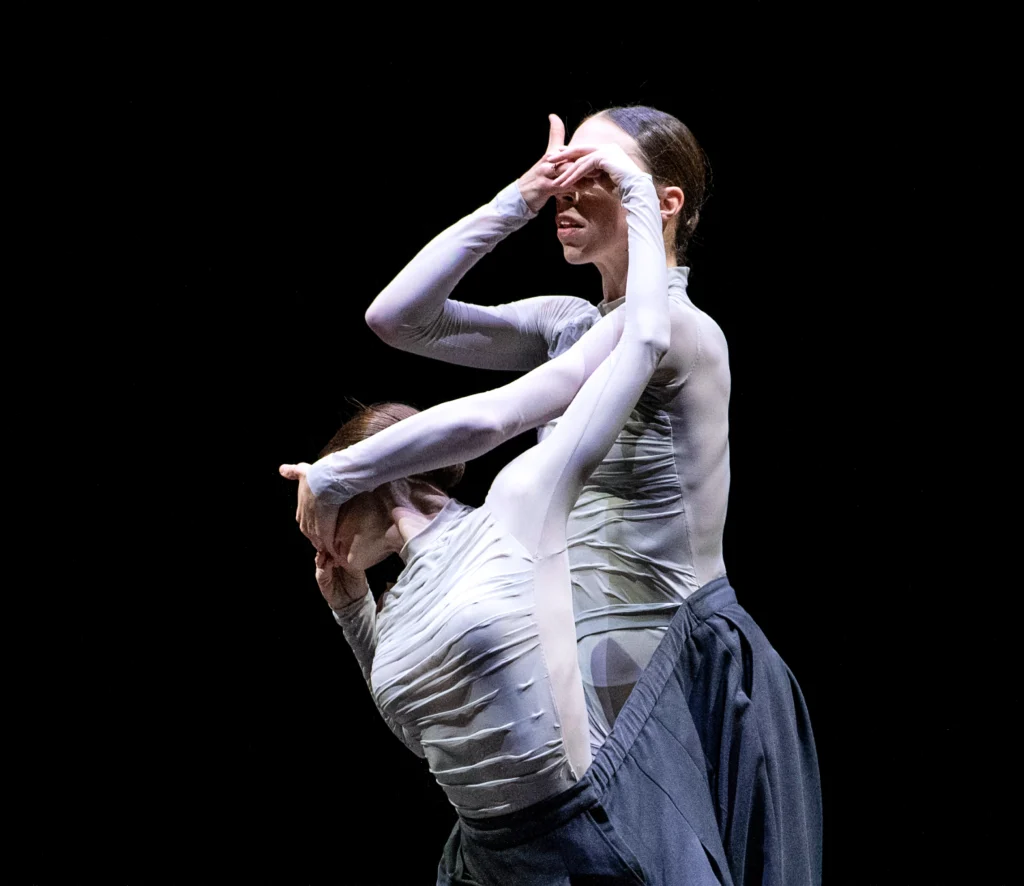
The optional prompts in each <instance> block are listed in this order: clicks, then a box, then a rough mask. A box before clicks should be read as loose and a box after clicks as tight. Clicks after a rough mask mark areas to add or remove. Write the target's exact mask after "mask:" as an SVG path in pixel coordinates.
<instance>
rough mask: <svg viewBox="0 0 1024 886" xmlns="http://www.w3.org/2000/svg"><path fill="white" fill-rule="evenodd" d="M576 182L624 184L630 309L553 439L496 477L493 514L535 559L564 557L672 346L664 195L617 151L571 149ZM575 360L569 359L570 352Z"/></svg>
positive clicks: (572, 177) (490, 499)
mask: <svg viewBox="0 0 1024 886" xmlns="http://www.w3.org/2000/svg"><path fill="white" fill-rule="evenodd" d="M569 154H570V155H571V156H572V157H573V158H574V168H573V169H571V170H569V171H568V172H567V173H566V176H567V178H566V181H567V182H569V183H572V182H575V181H577V180H579V179H580V178H581V177H587V176H590V175H593V174H595V172H596V171H603V172H605V173H607V174H608V175H609V176H610V177H611V179H612V181H613V182H614V183H615V184H617V185H618V187H619V191H620V196H621V200H622V204H623V206H625V208H626V211H627V218H626V220H627V224H628V227H629V270H628V273H627V277H626V300H625V304H624V305H623V307H622V308H621V309H620V310H619V311H616V312H614V313H613V314H612V315H610V316H614V314H617V313H621V314H623V317H624V320H625V327H624V329H623V331H622V335H621V337H620V339H619V341H618V343H617V344H616V345H615V348H614V350H613V351H612V353H611V354H610V355H609V356H608V358H607V359H606V360H604V361H603V362H602V363H601V365H600V366H599V367H597V369H596V371H593V372H592V374H590V375H589V378H588V379H587V380H586V383H585V384H583V385H582V387H581V388H580V389H579V392H578V393H577V395H576V396H575V397H574V398H573V400H572V403H571V404H570V405H569V407H568V409H566V410H565V413H564V414H563V415H562V418H561V419H560V421H559V422H558V424H557V426H556V427H555V429H554V431H553V432H552V433H551V434H549V435H548V436H547V437H545V439H544V440H543V441H542V442H541V443H539V444H538V445H537V446H535V447H533V448H532V449H530V450H527V452H525V453H523V454H522V455H521V456H519V457H518V458H517V459H515V460H514V461H513V462H512V463H511V464H509V465H508V466H506V468H505V469H504V470H502V472H501V473H500V474H499V475H498V477H497V478H496V479H495V481H494V483H493V484H492V486H491V490H490V492H489V493H488V497H487V500H488V503H489V504H490V505H491V509H492V511H493V512H494V513H495V514H496V515H500V518H501V519H502V521H503V522H504V524H505V526H506V528H507V529H508V530H510V531H511V533H512V534H513V535H514V536H515V537H516V538H517V539H518V540H519V541H520V542H521V543H522V544H523V545H524V547H526V548H527V550H529V551H530V552H531V554H534V555H536V556H545V555H547V554H550V553H555V552H557V551H559V550H561V549H562V548H563V547H564V545H565V525H566V520H567V519H568V515H569V512H570V510H571V509H572V507H573V506H574V505H575V503H576V500H577V498H578V496H579V493H580V490H581V489H582V486H583V484H584V483H585V482H586V480H587V478H588V477H589V476H590V474H591V473H592V471H593V470H594V468H595V467H596V466H597V465H598V463H599V462H600V461H601V459H602V458H604V456H605V455H606V454H607V452H608V449H609V448H610V447H611V445H612V443H613V442H614V440H615V437H616V436H617V435H618V433H619V431H620V430H621V429H622V426H623V424H624V423H625V421H626V419H627V418H628V417H629V415H630V413H631V412H632V410H633V408H634V406H635V405H636V401H637V400H638V399H639V397H640V394H641V393H642V392H643V390H644V388H645V387H646V386H647V383H648V382H649V380H650V378H651V375H652V374H653V373H654V370H655V369H656V368H657V367H658V364H659V361H660V360H661V358H662V357H663V356H664V355H665V353H666V352H667V350H668V347H669V337H670V325H669V306H668V275H667V270H666V261H665V246H664V239H663V235H662V223H661V211H660V204H659V198H658V193H657V191H656V190H655V187H654V182H653V180H652V178H651V176H650V175H649V174H647V173H644V172H642V171H641V170H640V169H639V168H638V167H637V166H636V164H635V163H634V162H633V161H632V159H630V158H629V157H628V156H627V155H626V153H625V152H624V151H623V150H622V149H621V148H620V147H618V146H617V145H605V146H602V147H599V148H593V147H588V148H579V149H572V151H571V152H569ZM570 352H571V351H570Z"/></svg>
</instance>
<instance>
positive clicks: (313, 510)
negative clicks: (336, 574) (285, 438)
mask: <svg viewBox="0 0 1024 886" xmlns="http://www.w3.org/2000/svg"><path fill="white" fill-rule="evenodd" d="M278 470H279V471H280V472H281V476H282V477H286V478H287V479H289V480H298V481H299V501H298V506H297V507H296V509H295V520H296V522H297V523H298V524H299V529H300V530H301V531H302V534H303V535H304V536H306V538H308V539H309V540H310V541H311V542H312V543H313V547H315V548H316V549H317V550H318V551H326V552H327V553H329V554H330V555H331V556H332V557H337V551H335V549H334V531H335V529H336V528H337V526H338V507H337V505H329V504H326V503H325V502H323V501H321V500H319V499H318V498H317V497H316V496H315V495H313V490H312V489H310V488H309V483H307V482H306V472H307V471H308V470H309V465H308V464H307V463H306V462H300V463H299V464H297V465H281V467H280V468H278Z"/></svg>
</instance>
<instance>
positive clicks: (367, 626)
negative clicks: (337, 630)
mask: <svg viewBox="0 0 1024 886" xmlns="http://www.w3.org/2000/svg"><path fill="white" fill-rule="evenodd" d="M316 583H317V585H318V586H319V588H320V593H321V594H323V597H324V599H325V600H326V601H327V605H328V606H330V607H331V611H332V612H333V613H334V620H335V621H336V622H337V623H338V624H339V625H340V626H341V630H342V633H343V634H344V635H345V640H346V641H347V642H348V645H349V647H350V648H351V650H352V653H353V654H354V655H355V657H356V661H357V662H359V669H360V671H362V674H363V679H364V680H365V681H366V685H367V687H369V688H370V691H371V693H372V691H373V688H372V686H371V684H370V675H371V671H372V668H373V655H374V652H375V651H376V649H377V606H376V604H375V603H374V600H373V594H371V593H370V587H369V585H368V584H367V583H366V575H365V573H363V572H346V571H345V570H343V569H342V568H341V567H340V566H335V565H334V564H333V562H332V561H331V560H330V558H329V557H328V556H327V555H326V554H324V553H323V552H318V553H317V555H316ZM377 709H378V710H380V708H379V706H378V708H377ZM381 716H382V717H384V721H385V722H386V723H387V724H388V728H390V729H391V731H392V732H393V733H394V734H395V735H396V736H397V737H398V738H399V739H400V740H401V742H402V744H404V745H405V746H406V747H407V748H409V750H410V751H412V752H413V753H414V754H416V756H417V757H422V756H423V748H422V747H421V745H420V743H419V742H418V741H416V740H415V739H414V738H412V737H411V736H410V735H409V734H408V733H407V732H406V730H405V729H403V728H402V727H401V726H400V725H399V724H398V723H395V722H394V721H393V720H392V719H391V718H390V717H388V716H387V715H386V714H384V712H383V711H381Z"/></svg>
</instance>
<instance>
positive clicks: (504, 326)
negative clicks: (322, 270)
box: [366, 114, 594, 370]
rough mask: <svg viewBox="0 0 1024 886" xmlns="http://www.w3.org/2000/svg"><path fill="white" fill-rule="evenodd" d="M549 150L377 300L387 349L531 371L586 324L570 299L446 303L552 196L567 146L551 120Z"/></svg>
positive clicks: (372, 319) (581, 305) (372, 320)
mask: <svg viewBox="0 0 1024 886" xmlns="http://www.w3.org/2000/svg"><path fill="white" fill-rule="evenodd" d="M549 121H550V126H551V129H550V133H549V137H548V148H547V151H546V153H545V155H544V157H542V158H541V160H540V161H538V162H537V163H536V164H534V166H532V167H531V168H530V169H529V170H528V171H527V172H526V173H525V174H524V175H523V176H521V177H520V178H519V180H518V181H516V182H513V183H512V184H510V185H509V186H508V187H507V188H505V189H504V190H502V191H501V192H499V193H498V195H497V196H496V197H495V198H494V199H493V200H492V201H491V202H490V203H487V204H485V205H484V206H481V207H480V208H479V209H477V210H476V212H473V213H472V214H470V215H468V216H466V218H464V219H462V220H461V221H459V222H456V223H455V224H454V225H452V226H451V227H449V228H448V229H447V230H445V231H444V232H442V233H441V234H439V235H438V236H437V237H435V238H434V239H433V240H431V241H430V243H428V244H427V245H426V246H425V247H424V248H423V249H422V250H420V252H419V253H418V254H417V255H416V256H415V257H414V258H413V259H412V261H410V262H409V264H408V265H407V266H406V267H405V268H403V270H402V271H401V272H400V273H399V274H398V276H396V277H395V279H394V280H392V281H391V283H389V284H388V286H387V287H386V288H385V289H384V290H383V291H382V292H381V293H380V295H378V296H377V298H376V299H374V301H373V303H372V304H371V305H370V307H369V309H368V310H367V311H366V322H367V324H368V325H369V326H370V328H371V329H372V330H373V331H374V332H375V333H376V334H377V335H378V336H379V337H380V338H381V339H382V340H383V341H385V342H387V343H388V344H390V345H392V346H394V347H397V348H400V349H401V350H405V351H410V352H411V353H414V354H420V355H423V356H427V357H434V358H435V359H439V360H445V361H447V362H449V363H459V364H462V365H465V366H474V367H478V368H482V369H506V370H516V369H524V370H525V369H532V368H533V367H535V366H539V365H540V364H541V363H543V362H544V361H545V360H547V358H548V351H549V348H550V345H551V342H552V339H553V338H554V335H555V333H556V331H557V330H558V329H559V328H560V327H562V326H564V325H565V324H566V323H567V322H569V321H571V320H573V319H575V318H577V317H583V316H589V315H590V314H591V313H592V312H593V310H594V309H593V307H592V306H591V305H590V303H589V302H586V301H584V300H583V299H579V298H573V297H570V296H543V297H538V298H527V299H523V300H521V301H517V302H513V303H511V304H506V305H498V306H496V307H487V306H482V305H473V304H468V303H465V302H459V301H453V300H450V299H449V296H450V295H451V293H452V291H453V290H454V289H455V287H456V285H457V284H458V283H459V281H460V280H461V279H462V278H463V276H464V275H465V274H466V272H467V271H469V269H470V268H471V267H473V265H475V264H476V263H477V262H478V261H479V260H480V258H481V257H482V256H484V255H486V254H487V253H488V252H490V251H491V250H492V249H494V247H495V246H496V245H497V244H498V243H499V242H500V241H501V240H503V239H504V238H505V237H507V236H508V235H509V234H511V233H512V232H513V231H516V230H518V229H519V228H521V227H522V226H523V225H525V224H526V223H527V222H528V221H529V220H530V219H532V218H533V217H534V216H536V214H537V212H538V211H539V210H540V208H541V207H542V206H543V205H544V203H545V202H546V201H547V199H548V198H549V197H550V196H551V195H552V194H554V193H556V192H557V190H558V189H557V188H555V187H554V186H553V182H554V181H555V178H556V177H557V170H558V169H559V168H560V167H561V166H562V164H560V163H559V164H556V163H553V162H552V161H551V160H549V159H547V157H548V156H549V155H552V154H553V153H556V152H557V149H558V148H560V147H561V146H562V145H563V143H564V139H565V127H564V126H563V124H562V121H561V120H559V118H558V117H556V116H555V115H553V114H552V115H551V116H550V117H549Z"/></svg>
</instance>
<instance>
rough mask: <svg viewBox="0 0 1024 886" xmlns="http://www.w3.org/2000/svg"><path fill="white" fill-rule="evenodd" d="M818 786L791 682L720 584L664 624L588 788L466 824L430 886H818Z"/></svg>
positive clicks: (804, 718)
mask: <svg viewBox="0 0 1024 886" xmlns="http://www.w3.org/2000/svg"><path fill="white" fill-rule="evenodd" d="M820 882H821V787H820V781H819V776H818V764H817V756H816V754H815V749H814V739H813V735H812V733H811V728H810V720H809V717H808V715H807V709H806V706H805V705H804V701H803V696H802V694H801V693H800V689H799V687H798V686H797V684H796V680H795V679H794V678H793V675H792V674H791V673H790V671H789V669H788V668H787V667H786V665H785V663H784V662H783V661H782V659H781V658H780V657H779V655H778V653H776V652H775V650H774V649H773V648H772V647H771V644H769V643H768V640H767V639H766V638H765V636H764V634H763V633H762V632H761V630H760V629H759V628H758V627H757V625H756V624H755V623H754V621H753V619H751V618H750V616H749V615H748V614H747V612H746V611H745V610H744V609H743V608H742V607H741V606H740V605H739V604H738V603H737V602H736V595H735V593H734V591H733V589H732V588H731V587H730V586H729V583H728V581H727V580H726V579H725V578H722V579H718V580H716V581H713V582H710V583H709V584H707V585H705V586H704V587H703V588H701V589H700V590H699V591H698V592H697V593H696V594H694V595H693V596H692V597H691V598H690V599H689V600H687V601H686V602H685V603H684V604H683V605H682V606H680V608H679V611H678V612H677V613H676V615H675V616H674V617H673V619H672V622H671V624H670V625H669V628H668V630H667V632H666V635H665V638H664V639H663V640H662V642H661V644H660V645H659V647H658V650H657V652H656V653H655V655H654V657H653V658H652V659H651V662H650V664H649V665H648V666H647V668H646V669H645V671H644V674H643V676H642V677H641V679H640V681H639V682H638V683H637V685H636V687H635V688H634V690H633V692H632V693H631V694H630V697H629V699H628V700H627V702H626V704H625V706H624V707H623V709H622V711H621V713H620V714H619V717H618V719H617V720H616V722H615V727H614V729H613V730H612V732H611V735H610V736H609V737H608V740H607V741H606V742H605V744H604V745H603V746H602V748H601V750H600V751H599V752H598V754H597V756H596V757H595V758H594V762H593V764H592V765H591V767H590V768H589V769H588V770H587V772H586V774H585V775H584V777H583V779H582V780H581V781H580V782H579V783H578V784H577V785H575V786H574V787H573V788H571V789H570V790H568V791H566V792H564V793H562V794H560V795H558V796H557V797H552V798H550V799H548V800H545V801H544V802H542V803H538V804H535V805H534V806H531V807H530V808H528V809H524V810H521V811H520V812H517V813H513V814H511V815H506V816H500V817H498V818H494V819H488V820H485V821H470V820H468V819H462V820H460V821H459V822H458V823H457V824H456V826H455V829H454V830H453V832H452V835H451V837H450V838H449V839H448V843H447V845H446V846H445V850H444V855H443V857H442V859H441V863H440V865H439V867H438V879H437V883H438V886H449V884H450V886H492V884H493V886H512V884H530V886H548V884H550V886H556V884H557V886H571V884H576V886H584V884H591V886H596V884H608V886H610V884H613V883H616V884H617V883H650V884H666V886H683V884H685V886H689V884H697V886H712V884H724V886H754V884H761V886H805V884H807V886H817V884H820Z"/></svg>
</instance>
